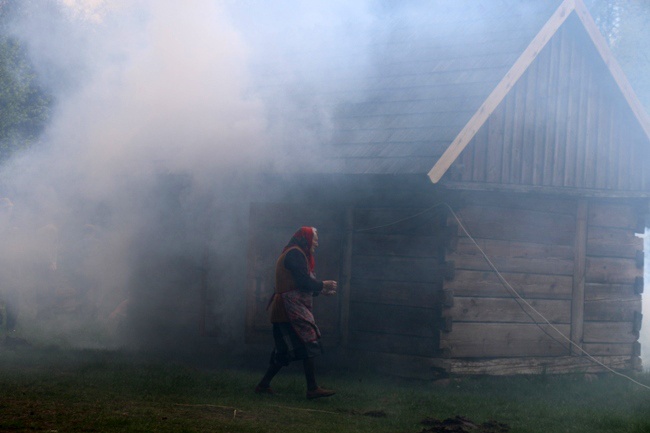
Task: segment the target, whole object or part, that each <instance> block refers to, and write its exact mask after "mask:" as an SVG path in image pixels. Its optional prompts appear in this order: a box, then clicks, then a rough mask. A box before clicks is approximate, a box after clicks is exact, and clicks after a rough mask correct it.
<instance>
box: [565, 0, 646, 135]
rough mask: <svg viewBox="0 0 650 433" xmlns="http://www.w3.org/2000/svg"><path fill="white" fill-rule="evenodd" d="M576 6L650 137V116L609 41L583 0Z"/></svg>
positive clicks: (587, 29) (575, 2)
mask: <svg viewBox="0 0 650 433" xmlns="http://www.w3.org/2000/svg"><path fill="white" fill-rule="evenodd" d="M574 8H575V12H576V14H577V15H578V17H579V18H580V21H581V22H582V25H583V26H584V27H585V30H586V31H587V33H588V34H589V37H590V38H591V40H592V42H593V43H594V45H595V46H596V49H597V50H598V53H599V54H600V56H601V57H602V59H603V61H604V62H605V65H606V66H607V68H608V69H609V71H610V73H611V74H612V77H613V78H614V81H615V82H616V85H617V86H618V88H619V89H620V90H621V93H622V94H623V97H624V98H625V100H626V101H627V103H628V104H629V106H630V108H631V109H632V112H633V113H634V116H635V117H636V119H637V120H638V121H639V125H640V126H641V128H642V129H643V131H644V132H645V134H646V136H647V137H648V138H649V139H650V117H649V116H648V113H647V112H646V111H645V109H644V108H643V105H641V102H640V101H639V98H638V97H637V96H636V94H635V93H634V91H633V90H632V86H631V85H630V82H629V81H628V80H627V77H626V76H625V73H624V72H623V69H621V67H620V65H619V64H618V62H617V61H616V59H615V58H614V56H613V55H612V51H611V50H610V48H609V46H608V45H607V42H606V41H605V38H604V37H603V35H602V34H601V33H600V30H598V26H597V25H596V23H595V22H594V20H593V18H592V17H591V14H590V13H589V10H588V9H587V7H586V6H585V4H584V3H583V1H582V0H574Z"/></svg>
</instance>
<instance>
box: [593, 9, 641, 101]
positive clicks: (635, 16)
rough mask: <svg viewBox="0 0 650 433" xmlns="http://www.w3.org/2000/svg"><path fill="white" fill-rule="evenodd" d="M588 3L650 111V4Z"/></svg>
mask: <svg viewBox="0 0 650 433" xmlns="http://www.w3.org/2000/svg"><path fill="white" fill-rule="evenodd" d="M585 3H586V4H587V7H588V8H589V11H590V12H591V14H592V16H593V17H594V20H595V21H596V24H598V26H599V27H600V31H601V33H602V34H603V35H604V36H605V39H606V40H607V42H608V44H609V46H610V47H611V48H612V51H613V52H614V56H615V57H616V59H617V60H618V62H619V63H620V64H621V67H622V68H623V70H624V71H625V74H626V75H627V77H628V79H629V80H630V82H631V84H632V87H633V88H634V90H635V92H636V93H637V95H638V96H639V99H640V100H641V102H642V103H643V104H644V105H645V107H646V109H647V110H650V79H649V78H648V71H650V43H649V42H650V2H645V1H638V0H587V1H586V2H585Z"/></svg>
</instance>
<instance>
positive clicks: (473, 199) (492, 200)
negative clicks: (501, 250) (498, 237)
mask: <svg viewBox="0 0 650 433" xmlns="http://www.w3.org/2000/svg"><path fill="white" fill-rule="evenodd" d="M465 203H467V204H470V205H475V206H478V205H481V206H498V207H501V208H508V209H520V210H530V211H538V212H544V213H553V214H556V213H557V214H565V215H575V214H576V209H577V200H575V199H572V198H559V197H543V196H530V195H523V194H511V193H506V194H503V193H494V192H481V193H467V194H466V195H465Z"/></svg>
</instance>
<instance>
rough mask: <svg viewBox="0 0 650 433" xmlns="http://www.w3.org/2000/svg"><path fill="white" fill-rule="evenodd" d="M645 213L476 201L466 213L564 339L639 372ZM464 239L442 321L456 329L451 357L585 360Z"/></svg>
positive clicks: (447, 344)
mask: <svg viewBox="0 0 650 433" xmlns="http://www.w3.org/2000/svg"><path fill="white" fill-rule="evenodd" d="M643 209H644V208H643V207H642V203H640V202H639V203H635V202H631V201H626V202H623V201H621V200H618V201H607V200H603V199H591V200H585V199H581V200H577V199H573V198H541V197H539V198H535V197H530V196H528V197H526V196H520V197H517V196H516V195H499V194H481V195H479V194H475V193H473V194H470V195H468V197H467V204H466V205H465V206H463V207H462V209H461V210H460V211H459V212H458V213H457V214H458V216H459V217H460V218H461V220H462V222H463V224H464V225H465V226H466V228H467V229H468V230H469V231H470V234H471V235H472V237H474V238H475V240H476V242H477V243H478V245H479V246H480V247H481V248H482V249H483V250H484V251H485V253H486V254H487V256H488V257H489V258H490V260H491V261H492V262H493V263H494V265H495V266H496V267H497V268H498V269H499V271H500V272H501V273H502V275H503V277H504V278H505V279H506V280H507V281H508V282H509V283H510V284H511V286H512V287H513V288H515V289H516V290H517V291H518V292H519V293H520V295H521V296H522V297H524V298H525V299H526V300H527V301H528V302H529V303H530V304H531V305H532V306H533V307H534V308H535V309H537V310H538V311H539V312H541V313H542V314H543V315H544V317H546V319H548V320H549V321H550V322H551V323H553V324H554V325H555V326H556V327H557V328H558V329H559V330H560V331H561V332H562V333H563V334H564V335H565V336H572V337H573V338H574V341H575V342H576V343H577V345H579V346H581V347H582V348H583V349H584V350H585V351H586V352H587V353H589V354H590V355H593V356H596V357H598V358H599V359H601V360H603V362H609V361H608V360H611V362H612V365H619V364H620V362H621V359H623V358H625V359H627V360H628V361H629V362H625V365H626V366H627V367H635V366H638V365H640V364H639V363H638V355H639V353H640V346H639V343H638V341H637V340H638V337H639V330H640V327H641V317H642V316H641V292H642V291H643V279H642V275H643V242H642V239H641V238H640V237H638V236H636V235H635V233H638V232H639V231H643V230H644V225H643V222H644V221H643V212H642V210H643ZM585 220H586V221H585ZM452 223H453V224H457V223H456V221H455V220H453V221H452V220H451V219H450V224H452ZM581 227H582V228H581ZM577 230H584V232H583V233H584V235H580V236H579V234H578V233H577ZM458 236H459V239H458V242H457V247H456V248H455V249H453V250H449V251H448V252H447V255H446V257H447V260H448V261H453V262H454V266H455V278H454V279H453V280H451V281H446V282H445V284H444V290H445V291H453V306H452V307H451V308H449V309H446V310H443V313H442V314H443V316H448V317H450V318H451V323H452V325H451V328H450V329H448V330H447V331H448V332H444V330H443V332H442V333H441V347H442V348H444V349H445V350H446V353H445V355H446V356H447V357H449V358H456V359H457V358H463V359H472V358H474V359H488V358H521V365H520V367H521V366H526V365H528V364H530V363H526V361H525V359H533V358H539V357H549V356H553V357H562V356H566V355H569V354H574V355H577V356H581V355H582V353H581V352H580V351H579V349H574V350H571V349H572V348H571V347H570V346H569V344H568V343H567V342H566V341H565V340H564V339H563V338H561V337H560V336H558V335H557V334H556V333H555V332H554V331H553V330H551V329H549V327H548V326H547V325H545V326H542V327H543V328H544V329H545V330H546V331H547V332H548V334H547V333H545V332H544V331H543V330H542V329H540V327H539V326H537V325H535V324H533V319H532V318H535V320H536V321H538V322H543V320H542V319H541V318H540V317H539V316H537V315H536V314H535V313H534V312H532V311H530V310H529V309H528V308H526V307H525V306H523V305H520V303H518V302H517V301H516V300H515V296H514V295H513V294H512V292H511V291H509V290H508V289H507V288H505V287H504V285H503V284H502V283H501V281H500V279H499V278H498V277H497V275H496V274H495V272H493V271H492V269H491V267H490V266H489V264H488V263H487V262H486V260H485V258H484V257H483V256H482V255H481V253H480V252H479V251H478V248H477V247H476V245H474V244H473V243H472V242H471V240H470V239H469V238H468V237H467V236H466V235H465V233H464V232H463V231H462V230H460V229H459V231H458ZM576 240H578V241H580V243H581V244H582V245H578V244H577V243H576ZM579 256H581V257H579ZM578 262H581V263H582V265H580V266H577V265H576V263H578ZM576 270H579V271H580V274H581V275H576ZM576 291H579V292H576ZM576 293H578V294H579V296H577V295H576ZM576 303H579V304H576ZM526 311H528V314H527V313H526ZM621 357H623V358H621ZM535 362H537V361H535ZM538 364H540V365H542V364H544V362H538ZM570 364H571V365H572V367H571V368H579V367H580V365H579V363H578V364H576V363H570ZM567 365H568V364H567ZM485 367H486V366H485V365H478V364H476V365H472V366H471V368H470V367H467V366H465V367H463V368H465V371H474V369H476V371H484V370H485ZM528 367H530V366H528ZM528 367H526V368H527V370H526V371H529V370H530V371H532V370H531V369H530V368H528ZM547 367H548V366H547ZM547 367H544V369H545V371H546V369H547ZM533 370H534V369H533ZM569 370H570V369H569ZM569 370H567V371H569ZM571 371H572V370H571Z"/></svg>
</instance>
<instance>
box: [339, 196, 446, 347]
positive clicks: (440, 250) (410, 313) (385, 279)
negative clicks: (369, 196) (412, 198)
mask: <svg viewBox="0 0 650 433" xmlns="http://www.w3.org/2000/svg"><path fill="white" fill-rule="evenodd" d="M422 210H423V209H421V208H403V207H402V208H357V209H354V210H353V227H354V232H353V242H352V250H351V261H352V266H351V277H350V299H349V302H350V303H349V317H348V319H347V326H348V330H347V334H348V344H349V348H352V349H359V350H362V351H370V352H381V353H388V354H390V353H393V354H403V355H415V356H425V357H433V356H437V355H438V353H439V335H440V327H441V323H440V311H441V302H442V281H443V278H444V277H445V275H450V272H451V268H450V264H448V263H445V262H444V247H445V246H444V243H445V241H446V236H445V232H444V231H443V230H441V229H442V228H443V224H442V223H441V221H442V215H443V212H441V210H440V209H434V210H429V211H427V212H424V213H422V214H421V215H419V216H417V217H415V218H410V217H412V216H413V215H416V214H417V213H419V212H421V211H422ZM405 218H407V219H405ZM398 221H401V222H399V223H397V224H394V223H395V222H398Z"/></svg>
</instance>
